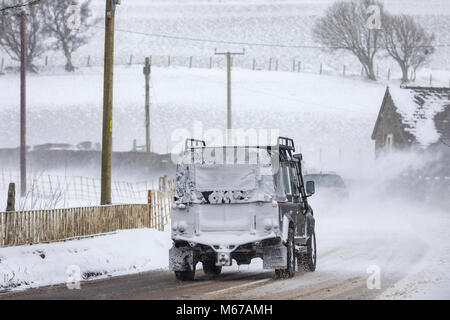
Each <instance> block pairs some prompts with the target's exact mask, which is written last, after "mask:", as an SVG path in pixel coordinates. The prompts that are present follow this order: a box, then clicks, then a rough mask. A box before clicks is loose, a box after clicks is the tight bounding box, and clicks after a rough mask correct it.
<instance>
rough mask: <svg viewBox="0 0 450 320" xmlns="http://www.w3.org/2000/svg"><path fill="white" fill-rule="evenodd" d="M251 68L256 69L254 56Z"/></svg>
mask: <svg viewBox="0 0 450 320" xmlns="http://www.w3.org/2000/svg"><path fill="white" fill-rule="evenodd" d="M252 69H253V70H256V59H255V58H253V66H252Z"/></svg>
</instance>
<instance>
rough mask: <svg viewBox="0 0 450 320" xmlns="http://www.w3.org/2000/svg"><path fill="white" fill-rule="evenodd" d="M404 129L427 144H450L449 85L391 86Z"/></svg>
mask: <svg viewBox="0 0 450 320" xmlns="http://www.w3.org/2000/svg"><path fill="white" fill-rule="evenodd" d="M387 90H388V93H389V94H390V96H391V97H392V100H393V102H394V105H395V107H396V110H397V113H398V114H399V115H400V116H401V120H402V123H403V124H404V128H405V131H408V132H409V133H411V134H412V135H413V136H414V137H415V138H416V141H417V143H418V144H419V145H420V146H422V147H424V148H426V147H428V146H430V145H432V144H435V143H438V142H440V143H443V144H446V145H448V146H450V88H427V87H402V88H389V87H388V89H387Z"/></svg>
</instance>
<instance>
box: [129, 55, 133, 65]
mask: <svg viewBox="0 0 450 320" xmlns="http://www.w3.org/2000/svg"><path fill="white" fill-rule="evenodd" d="M128 64H129V65H130V66H131V65H132V64H133V55H132V54H130V62H129V63H128Z"/></svg>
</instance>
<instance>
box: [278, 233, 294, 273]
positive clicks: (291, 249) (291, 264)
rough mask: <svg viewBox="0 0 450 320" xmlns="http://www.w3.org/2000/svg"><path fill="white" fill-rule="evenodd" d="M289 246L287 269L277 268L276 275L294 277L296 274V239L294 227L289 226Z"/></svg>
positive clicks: (287, 244)
mask: <svg viewBox="0 0 450 320" xmlns="http://www.w3.org/2000/svg"><path fill="white" fill-rule="evenodd" d="M286 247H287V266H286V269H275V276H276V277H277V278H292V277H294V276H295V266H296V264H297V262H296V259H297V256H296V254H295V239H294V229H293V228H289V231H288V239H287V243H286Z"/></svg>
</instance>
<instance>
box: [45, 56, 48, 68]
mask: <svg viewBox="0 0 450 320" xmlns="http://www.w3.org/2000/svg"><path fill="white" fill-rule="evenodd" d="M47 65H48V56H45V66H47Z"/></svg>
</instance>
